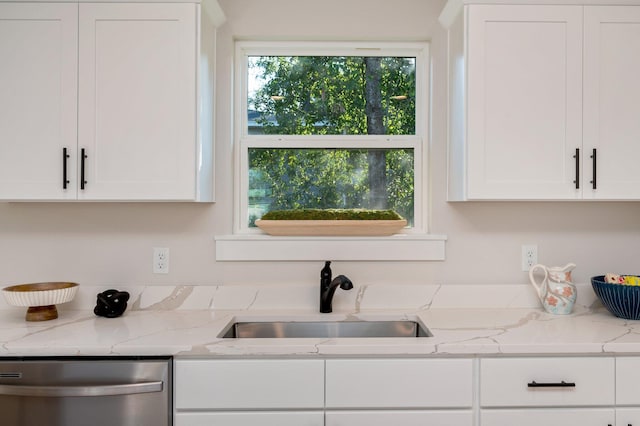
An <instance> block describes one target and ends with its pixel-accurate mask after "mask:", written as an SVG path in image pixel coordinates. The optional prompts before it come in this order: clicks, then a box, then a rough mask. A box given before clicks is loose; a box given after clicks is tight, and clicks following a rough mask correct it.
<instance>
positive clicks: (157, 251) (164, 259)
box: [153, 247, 169, 274]
mask: <svg viewBox="0 0 640 426" xmlns="http://www.w3.org/2000/svg"><path fill="white" fill-rule="evenodd" d="M153 273H154V274H168V273H169V249H168V248H167V247H154V248H153Z"/></svg>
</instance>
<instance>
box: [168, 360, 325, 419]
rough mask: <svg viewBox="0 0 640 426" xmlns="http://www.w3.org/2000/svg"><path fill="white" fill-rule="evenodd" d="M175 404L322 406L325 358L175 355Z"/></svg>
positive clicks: (203, 406)
mask: <svg viewBox="0 0 640 426" xmlns="http://www.w3.org/2000/svg"><path fill="white" fill-rule="evenodd" d="M175 395H176V397H175V399H176V409H177V410H190V409H227V410H233V409H261V408H262V409H267V408H268V409H278V408H290V409H296V408H323V406H324V361H323V360H292V359H289V360H177V361H176V363H175Z"/></svg>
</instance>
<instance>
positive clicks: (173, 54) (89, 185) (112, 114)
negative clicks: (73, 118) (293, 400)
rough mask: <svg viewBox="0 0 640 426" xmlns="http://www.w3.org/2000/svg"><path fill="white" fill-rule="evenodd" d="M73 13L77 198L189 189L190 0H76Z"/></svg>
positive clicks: (192, 158) (192, 148) (192, 113)
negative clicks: (179, 0)
mask: <svg viewBox="0 0 640 426" xmlns="http://www.w3.org/2000/svg"><path fill="white" fill-rule="evenodd" d="M79 22H80V31H79V55H80V56H79V58H80V60H79V70H80V71H79V75H80V80H79V111H78V148H79V149H80V150H81V151H82V150H83V149H84V150H85V153H86V155H87V158H85V159H84V164H85V166H84V168H85V171H84V178H85V181H86V184H85V185H84V190H82V191H79V192H78V194H79V195H78V197H79V198H81V199H97V200H105V199H121V198H127V199H138V200H145V199H176V200H179V199H192V198H194V191H195V173H194V167H195V162H196V90H195V88H196V6H195V4H143V3H129V4H127V3H115V4H105V3H86V4H84V3H83V4H80V19H79ZM79 164H80V166H79V167H80V168H82V161H80V163H79ZM79 175H82V171H81V170H80V171H79Z"/></svg>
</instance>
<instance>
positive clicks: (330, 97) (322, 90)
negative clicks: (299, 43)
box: [249, 56, 416, 135]
mask: <svg viewBox="0 0 640 426" xmlns="http://www.w3.org/2000/svg"><path fill="white" fill-rule="evenodd" d="M252 59H253V61H252V62H251V67H252V68H255V69H257V70H259V76H260V77H261V78H262V79H263V80H264V82H265V84H264V85H263V86H262V87H261V88H260V89H259V90H258V91H257V93H256V94H255V97H254V98H253V99H250V106H249V107H250V108H253V109H255V110H256V111H258V112H259V113H260V118H259V119H258V120H256V121H257V122H258V123H259V124H261V125H262V126H263V129H264V132H265V134H279V135H362V134H367V117H366V114H365V103H366V99H365V96H364V84H365V83H364V82H365V78H366V69H365V64H364V58H363V57H327V56H295V57H283V56H260V57H255V58H252ZM381 68H382V69H381V71H382V72H381V82H380V90H381V94H382V103H383V104H382V108H383V109H384V111H385V112H386V114H385V120H384V123H385V130H386V132H385V134H388V135H412V134H415V84H416V82H415V59H414V58H395V57H387V58H382V61H381ZM404 97H406V98H404ZM274 119H275V120H274Z"/></svg>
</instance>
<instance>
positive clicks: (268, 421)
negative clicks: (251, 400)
mask: <svg viewBox="0 0 640 426" xmlns="http://www.w3.org/2000/svg"><path fill="white" fill-rule="evenodd" d="M175 420H176V421H175V425H176V426H323V425H324V413H323V412H322V411H312V412H272V411H256V412H241V411H238V412H226V413H178V414H176V419H175Z"/></svg>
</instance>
